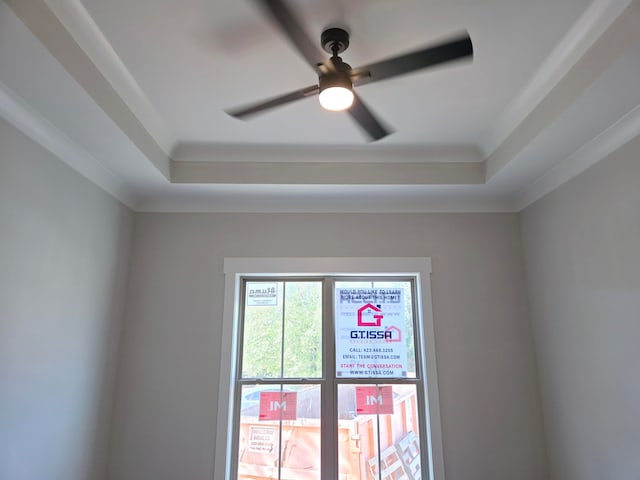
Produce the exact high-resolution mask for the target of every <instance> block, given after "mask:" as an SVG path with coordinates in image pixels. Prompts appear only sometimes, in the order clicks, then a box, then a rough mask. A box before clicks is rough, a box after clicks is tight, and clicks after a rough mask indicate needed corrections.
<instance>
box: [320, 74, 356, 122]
mask: <svg viewBox="0 0 640 480" xmlns="http://www.w3.org/2000/svg"><path fill="white" fill-rule="evenodd" d="M318 100H320V105H321V106H322V108H324V109H325V110H330V111H332V112H340V111H342V110H346V109H347V108H349V107H350V106H351V105H352V104H353V91H352V90H351V79H350V78H349V75H347V74H344V73H340V72H337V73H331V74H326V75H322V76H321V77H320V96H319V97H318Z"/></svg>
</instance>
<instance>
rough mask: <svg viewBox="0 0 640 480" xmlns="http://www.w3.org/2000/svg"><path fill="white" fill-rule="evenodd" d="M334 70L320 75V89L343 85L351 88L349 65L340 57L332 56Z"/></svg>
mask: <svg viewBox="0 0 640 480" xmlns="http://www.w3.org/2000/svg"><path fill="white" fill-rule="evenodd" d="M330 60H331V63H333V67H334V70H333V71H331V72H328V73H325V74H323V75H320V79H319V81H320V91H323V90H324V89H325V88H329V87H343V88H347V89H349V90H351V88H352V86H353V85H352V83H351V65H349V64H348V63H345V62H343V61H342V59H341V58H340V57H337V56H336V57H332V58H331V59H330Z"/></svg>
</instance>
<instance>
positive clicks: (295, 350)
mask: <svg viewBox="0 0 640 480" xmlns="http://www.w3.org/2000/svg"><path fill="white" fill-rule="evenodd" d="M274 285H275V286H276V291H275V292H271V291H270V290H269V289H270V288H272V287H273V286H274ZM243 286H244V288H243V296H242V305H243V306H242V309H241V318H240V324H241V325H240V328H239V337H240V342H239V343H240V344H241V345H242V349H240V351H239V361H238V363H239V365H240V366H241V368H240V369H239V371H240V372H241V373H240V374H239V375H237V376H236V379H235V383H236V396H235V398H238V399H240V402H239V403H240V407H239V408H236V410H235V412H236V415H235V419H236V420H235V421H234V425H235V429H234V442H233V443H234V445H235V447H234V452H235V453H234V455H235V460H234V461H232V472H233V473H234V475H233V476H232V478H238V479H254V478H265V479H266V478H269V479H279V478H309V479H311V478H318V479H319V478H323V479H324V478H331V479H332V478H341V479H342V478H362V479H365V478H366V479H371V478H378V477H374V475H380V474H381V476H380V478H381V479H387V478H399V477H398V475H399V472H401V471H402V472H406V473H407V474H408V475H409V474H410V475H412V476H407V478H419V474H420V472H421V471H422V467H423V465H422V464H421V462H425V461H426V459H424V458H423V459H421V458H420V451H421V450H422V451H423V452H426V450H425V449H424V445H423V446H422V449H421V448H420V447H421V443H420V442H421V441H422V437H423V436H424V418H423V419H420V415H419V413H418V412H419V411H424V410H421V409H420V407H419V406H420V405H424V395H423V392H424V388H423V387H424V386H423V385H422V379H421V378H420V375H419V372H418V371H417V370H418V369H417V368H416V363H417V362H416V354H419V353H420V352H419V351H418V352H416V348H415V345H416V342H415V338H414V332H415V326H414V318H415V305H414V303H415V302H414V301H413V299H414V295H415V292H414V290H415V284H414V281H413V279H391V280H390V279H389V278H386V277H385V278H384V279H374V278H366V279H362V280H360V279H358V280H353V279H352V278H347V279H341V278H339V277H323V278H320V279H317V278H311V279H286V278H285V279H282V278H273V279H271V278H260V279H258V280H252V279H244V280H243ZM253 287H261V288H262V287H264V288H262V291H264V295H263V296H262V298H258V297H260V294H261V292H260V291H259V289H258V288H253ZM339 289H369V291H371V290H372V289H373V290H374V291H375V292H376V293H380V292H381V291H383V292H384V291H397V290H401V292H402V294H401V295H400V297H399V298H400V299H401V301H400V302H399V303H398V302H396V303H397V305H395V307H396V308H395V310H396V315H395V317H397V318H396V320H398V319H399V320H400V321H401V322H402V326H401V327H402V328H403V336H404V338H403V348H404V351H405V353H406V360H403V362H404V363H405V364H406V368H404V374H403V375H398V374H396V373H394V374H393V375H386V374H377V375H366V374H365V375H356V376H350V377H349V376H347V377H343V376H341V377H338V376H337V375H336V371H337V370H336V369H337V364H338V362H339V361H340V360H339V358H338V359H336V357H335V355H336V354H337V353H338V349H336V348H335V340H336V336H337V335H336V330H335V329H334V323H335V322H336V319H337V317H338V312H337V309H334V308H331V303H332V302H333V304H334V306H335V305H337V302H338V300H337V298H338V297H337V295H338V292H340V290H339ZM252 291H253V292H254V293H255V292H256V291H257V292H258V295H257V296H256V295H253V297H252V296H251V295H250V292H252ZM271 293H273V294H271ZM261 302H262V303H261ZM363 305H364V304H363ZM374 305H378V306H380V307H382V304H380V303H377V304H375V303H374ZM384 309H386V306H384V307H383V310H384ZM387 313H388V310H387ZM390 316H391V315H390ZM335 326H337V323H335ZM364 328H366V327H364ZM365 340H366V339H365ZM365 343H366V342H365ZM380 343H382V342H380ZM418 350H419V349H418ZM323 359H324V365H323V363H322V361H323ZM323 367H324V369H323ZM323 371H324V372H326V375H324V374H323ZM381 381H382V382H384V383H378V382H381ZM367 399H368V400H367ZM367 401H368V402H369V406H368V407H366V405H367ZM274 402H275V403H274ZM293 402H294V403H295V409H294V410H295V413H293V414H292V413H291V412H292V411H291V407H292V403H293ZM261 404H262V405H261ZM269 404H271V405H272V406H273V405H275V410H273V411H269V409H268V405H269ZM361 404H362V405H365V408H362V405H361ZM383 406H384V408H382V407H383ZM372 408H373V410H372ZM261 414H262V415H261ZM327 414H329V415H327ZM320 419H322V421H320ZM267 427H268V428H267ZM323 438H324V440H323ZM401 445H404V447H402V448H404V453H402V451H401V450H399V449H400V448H401ZM321 448H322V449H323V450H324V453H322V452H321ZM292 449H294V450H295V449H297V451H298V454H296V455H294V454H293V453H292ZM394 452H396V453H394ZM323 456H324V458H333V460H332V461H330V462H326V461H325V462H324V463H323V462H321V458H323ZM424 456H425V457H426V455H424ZM403 458H404V460H403ZM403 462H405V463H403ZM322 464H324V465H333V466H334V467H333V468H335V469H336V470H337V471H321V465H322ZM416 465H417V466H418V468H417V470H416ZM328 468H330V467H325V470H327V469H328ZM412 469H413V471H411V472H410V470H412ZM424 471H427V470H426V469H425V470H424ZM416 475H417V476H416Z"/></svg>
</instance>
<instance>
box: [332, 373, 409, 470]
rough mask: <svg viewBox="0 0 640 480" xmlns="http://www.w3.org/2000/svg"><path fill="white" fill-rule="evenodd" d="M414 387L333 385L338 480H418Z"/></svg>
mask: <svg viewBox="0 0 640 480" xmlns="http://www.w3.org/2000/svg"><path fill="white" fill-rule="evenodd" d="M417 406H418V404H417V397H416V386H415V385H382V384H377V385H376V384H371V385H348V384H341V385H338V412H339V420H338V448H339V451H338V465H339V470H340V472H339V473H340V478H353V479H361V480H365V479H367V480H368V479H379V480H389V479H398V478H414V479H419V478H420V473H421V465H420V442H419V436H418V435H419V434H418V431H419V430H418V421H419V419H418V408H417Z"/></svg>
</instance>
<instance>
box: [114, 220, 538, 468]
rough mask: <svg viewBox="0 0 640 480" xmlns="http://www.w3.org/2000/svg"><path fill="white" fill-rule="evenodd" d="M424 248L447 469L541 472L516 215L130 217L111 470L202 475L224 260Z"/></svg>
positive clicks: (213, 399) (207, 457) (209, 434)
mask: <svg viewBox="0 0 640 480" xmlns="http://www.w3.org/2000/svg"><path fill="white" fill-rule="evenodd" d="M251 256H258V257H260V256H281V257H305V256H313V257H317V256H330V257H340V256H346V257H358V256H364V257H375V256H383V257H397V256H410V257H421V256H429V257H431V258H432V262H433V276H432V280H433V310H434V322H435V337H436V355H437V362H438V374H439V378H440V395H441V398H440V405H441V414H442V429H443V441H444V452H445V468H446V473H447V480H468V479H490V480H501V479H504V480H513V479H518V480H540V479H545V478H547V473H546V472H547V468H546V458H545V449H544V443H543V442H544V439H543V430H542V420H541V411H540V404H539V393H538V386H537V374H536V366H535V360H534V353H533V345H532V340H531V331H530V324H529V317H528V304H527V300H526V291H525V282H524V274H523V264H522V255H521V243H520V232H519V221H518V216H517V215H515V214H433V215H414V214H406V215H403V214H393V215H374V214H363V215H357V214H311V215H302V214H138V215H137V216H136V225H135V232H134V242H133V257H132V264H131V277H130V284H129V289H128V296H127V298H128V301H127V307H126V327H125V328H126V331H125V336H124V343H123V349H122V355H121V361H122V369H121V373H120V376H119V389H118V397H117V406H116V416H115V424H114V436H113V442H112V456H111V464H110V465H111V466H110V477H109V478H110V479H111V480H139V479H143V478H153V479H156V480H162V479H167V480H169V479H176V478H180V479H185V480H210V479H211V478H213V476H212V472H213V458H214V449H215V446H214V444H213V439H214V438H215V431H216V422H217V419H216V412H217V386H218V363H219V350H220V326H221V323H222V307H223V305H222V302H223V288H224V277H223V273H222V272H223V259H224V258H225V257H251Z"/></svg>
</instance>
